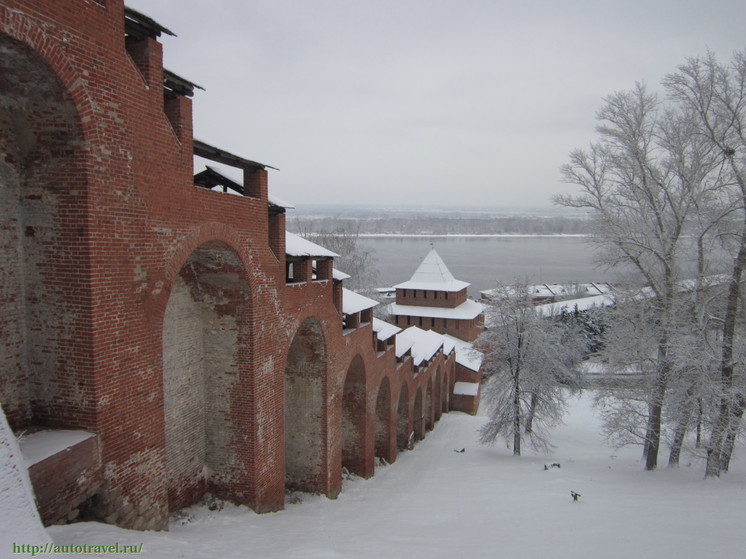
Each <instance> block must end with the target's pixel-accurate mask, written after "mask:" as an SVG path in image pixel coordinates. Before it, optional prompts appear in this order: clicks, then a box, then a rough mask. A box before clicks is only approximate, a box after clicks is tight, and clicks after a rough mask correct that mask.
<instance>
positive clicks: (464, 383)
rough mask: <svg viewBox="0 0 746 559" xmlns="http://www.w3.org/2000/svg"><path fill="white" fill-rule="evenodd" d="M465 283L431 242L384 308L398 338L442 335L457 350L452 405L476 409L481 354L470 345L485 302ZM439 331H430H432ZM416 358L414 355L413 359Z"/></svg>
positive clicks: (480, 328)
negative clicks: (473, 296) (469, 292)
mask: <svg viewBox="0 0 746 559" xmlns="http://www.w3.org/2000/svg"><path fill="white" fill-rule="evenodd" d="M468 287H469V284H468V283H466V282H464V281H460V280H457V279H456V278H455V277H454V276H453V274H452V273H451V272H450V270H448V266H446V264H445V262H443V259H442V258H441V257H440V255H439V254H438V253H437V251H436V250H435V248H433V249H432V250H430V252H429V253H428V255H427V256H425V258H424V260H423V261H422V263H421V264H420V265H419V267H418V268H417V270H416V271H415V272H414V274H413V275H412V278H411V279H410V280H409V281H405V282H404V283H400V284H398V285H395V286H394V289H395V290H396V302H395V303H391V304H390V305H389V306H388V308H387V310H388V312H389V315H390V317H391V321H392V322H393V323H394V324H396V326H398V327H400V328H402V329H406V330H404V332H402V334H400V335H399V336H398V338H397V343H400V341H399V340H402V342H403V340H405V339H409V338H411V339H423V338H424V337H425V333H424V332H423V330H429V331H431V334H430V336H429V339H431V340H432V339H434V338H438V337H439V338H441V339H442V340H443V343H444V346H445V347H453V348H454V349H455V352H456V383H455V385H454V387H453V394H451V409H454V410H459V411H463V412H466V413H470V414H475V413H477V409H478V407H479V396H480V385H481V380H482V357H483V356H482V354H481V353H480V352H478V351H476V350H475V349H473V347H472V342H473V341H474V340H476V339H477V338H478V337H479V335H480V334H481V333H482V331H483V330H484V309H485V307H484V305H482V304H481V303H478V302H476V301H473V300H471V299H469V298H468V297H467V294H466V289H467V288H468ZM436 332H437V333H439V334H441V336H435V335H434V333H436ZM415 361H416V359H415Z"/></svg>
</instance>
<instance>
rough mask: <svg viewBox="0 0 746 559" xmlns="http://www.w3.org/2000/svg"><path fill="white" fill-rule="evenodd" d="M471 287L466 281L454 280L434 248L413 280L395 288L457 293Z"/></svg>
mask: <svg viewBox="0 0 746 559" xmlns="http://www.w3.org/2000/svg"><path fill="white" fill-rule="evenodd" d="M469 285H470V284H468V283H466V282H465V281H460V280H457V279H456V278H454V277H453V274H452V273H451V272H450V270H449V269H448V266H446V264H445V262H443V259H442V258H441V257H440V255H439V254H438V253H437V251H436V250H435V248H432V249H431V250H430V252H429V253H428V254H427V256H425V258H424V260H423V261H422V263H421V264H420V266H419V267H418V268H417V270H415V272H414V274H413V275H412V277H411V279H410V280H409V281H405V282H404V283H400V284H398V285H395V286H394V287H395V288H397V289H427V290H431V291H449V292H457V291H461V290H462V289H465V288H467V287H469Z"/></svg>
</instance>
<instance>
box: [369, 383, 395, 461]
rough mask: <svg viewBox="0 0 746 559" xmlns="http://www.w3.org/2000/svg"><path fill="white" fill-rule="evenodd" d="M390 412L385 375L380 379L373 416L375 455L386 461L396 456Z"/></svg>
mask: <svg viewBox="0 0 746 559" xmlns="http://www.w3.org/2000/svg"><path fill="white" fill-rule="evenodd" d="M392 423H393V420H392V414H391V382H390V381H389V378H388V377H387V376H384V377H383V378H382V379H381V383H380V384H379V385H378V391H377V393H376V406H375V416H374V431H375V434H374V436H375V455H376V456H377V457H379V458H383V459H384V460H386V462H389V463H391V462H393V461H394V459H395V458H396V451H395V448H396V446H395V445H392V438H391V437H392V434H393V433H394V431H395V430H396V427H395V425H393V424H392Z"/></svg>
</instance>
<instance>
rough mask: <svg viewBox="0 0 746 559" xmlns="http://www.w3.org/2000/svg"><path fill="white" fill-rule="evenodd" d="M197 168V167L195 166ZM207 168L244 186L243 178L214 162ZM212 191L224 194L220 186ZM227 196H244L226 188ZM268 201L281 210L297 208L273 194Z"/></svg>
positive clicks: (268, 195)
mask: <svg viewBox="0 0 746 559" xmlns="http://www.w3.org/2000/svg"><path fill="white" fill-rule="evenodd" d="M198 159H201V158H195V160H198ZM195 167H196V165H195ZM205 167H206V168H208V169H210V171H212V172H213V173H215V174H217V175H220V176H221V177H225V178H226V179H228V180H229V181H231V182H234V183H236V184H240V185H241V186H243V178H238V177H237V176H236V175H235V174H234V173H231V172H230V171H226V170H225V169H224V168H219V167H218V165H217V164H215V163H214V162H213V163H212V164H211V165H205ZM210 190H212V191H213V192H223V187H222V186H220V185H216V186H213V187H212V188H211V189H210ZM225 193H226V194H234V195H236V196H243V194H241V193H240V192H237V191H236V190H233V189H232V188H230V187H226V188H225ZM267 201H268V202H269V203H270V204H273V205H275V206H279V207H280V208H285V209H286V210H294V209H295V206H293V205H292V204H289V203H288V202H285V201H284V200H281V199H280V198H278V197H277V196H274V195H272V194H267Z"/></svg>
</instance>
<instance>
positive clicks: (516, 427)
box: [513, 373, 521, 456]
mask: <svg viewBox="0 0 746 559" xmlns="http://www.w3.org/2000/svg"><path fill="white" fill-rule="evenodd" d="M520 455H521V383H520V380H519V376H518V373H516V376H515V377H514V380H513V456H520Z"/></svg>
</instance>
